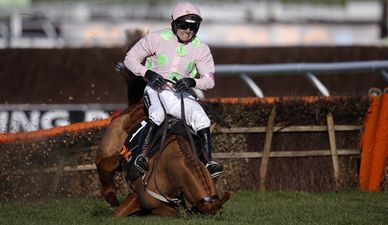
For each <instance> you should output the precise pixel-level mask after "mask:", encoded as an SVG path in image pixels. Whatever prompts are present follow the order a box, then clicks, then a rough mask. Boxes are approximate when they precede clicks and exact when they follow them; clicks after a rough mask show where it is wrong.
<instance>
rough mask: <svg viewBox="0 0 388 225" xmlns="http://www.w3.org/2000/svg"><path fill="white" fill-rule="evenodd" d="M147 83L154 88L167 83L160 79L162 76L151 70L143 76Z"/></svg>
mask: <svg viewBox="0 0 388 225" xmlns="http://www.w3.org/2000/svg"><path fill="white" fill-rule="evenodd" d="M144 77H145V78H146V79H147V80H148V81H149V82H151V83H152V85H154V87H155V88H161V87H162V86H163V85H165V84H166V83H167V81H166V80H165V79H164V78H163V77H162V75H160V74H158V73H155V72H154V71H152V70H147V72H146V73H145V76H144Z"/></svg>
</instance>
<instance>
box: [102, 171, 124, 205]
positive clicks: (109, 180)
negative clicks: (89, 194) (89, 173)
mask: <svg viewBox="0 0 388 225" xmlns="http://www.w3.org/2000/svg"><path fill="white" fill-rule="evenodd" d="M97 171H98V176H99V178H100V181H101V185H102V187H101V195H102V197H104V199H105V201H107V202H108V203H109V204H110V205H111V206H112V207H117V206H119V205H120V203H119V200H118V199H117V197H116V192H117V187H116V185H115V182H114V174H115V170H113V171H111V172H107V171H104V169H103V168H102V167H101V164H97Z"/></svg>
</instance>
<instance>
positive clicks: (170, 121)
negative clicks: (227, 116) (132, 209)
mask: <svg viewBox="0 0 388 225" xmlns="http://www.w3.org/2000/svg"><path fill="white" fill-rule="evenodd" d="M146 124H147V122H146V121H141V122H140V123H138V124H137V125H136V126H134V127H133V128H132V129H131V130H130V131H129V133H128V138H127V141H126V143H124V145H123V148H122V150H121V152H120V158H119V161H120V164H121V166H122V169H123V170H124V171H125V172H126V175H125V179H126V180H127V181H130V180H134V179H135V178H137V177H139V171H138V170H137V169H136V168H135V166H134V163H135V160H136V158H137V157H138V156H139V155H140V154H141V153H142V152H141V150H140V149H139V148H138V144H139V141H140V135H141V132H142V130H143V128H144V127H145V125H146ZM188 132H190V133H188ZM164 135H165V136H166V137H167V136H168V135H178V136H181V137H183V138H185V139H186V140H187V141H189V142H190V137H189V135H191V136H192V137H193V141H194V145H195V149H196V151H197V152H196V153H197V154H194V155H198V156H199V157H200V158H202V157H203V156H202V155H201V154H202V151H201V145H200V144H201V140H200V138H199V137H198V136H197V135H196V133H195V132H194V130H193V129H192V128H191V127H189V131H187V130H186V128H185V124H184V121H183V120H181V119H179V118H176V117H173V116H170V115H168V117H167V118H166V120H165V121H164V122H163V123H162V124H161V125H160V126H159V129H158V130H157V132H156V134H155V135H154V138H153V140H152V142H151V146H150V149H149V150H148V151H147V152H146V156H147V157H148V158H150V157H152V156H153V155H155V154H156V153H157V152H158V151H160V150H161V145H162V144H163V143H162V141H164V140H162V139H163V136H164ZM128 139H129V141H128Z"/></svg>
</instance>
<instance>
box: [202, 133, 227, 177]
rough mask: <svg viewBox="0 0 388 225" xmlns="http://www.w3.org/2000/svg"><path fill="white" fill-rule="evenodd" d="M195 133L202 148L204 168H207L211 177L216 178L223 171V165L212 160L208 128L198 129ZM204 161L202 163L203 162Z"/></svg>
mask: <svg viewBox="0 0 388 225" xmlns="http://www.w3.org/2000/svg"><path fill="white" fill-rule="evenodd" d="M197 134H198V136H199V138H200V139H201V142H202V150H203V153H204V154H207V155H204V159H205V160H204V161H205V163H206V168H207V169H208V170H209V172H210V175H211V177H212V178H213V179H217V178H218V177H219V176H220V175H221V174H222V172H223V171H224V167H223V166H222V165H220V164H218V163H217V162H215V161H212V150H211V149H212V143H211V136H210V128H209V127H207V128H204V129H201V130H199V131H197ZM205 163H204V164H205Z"/></svg>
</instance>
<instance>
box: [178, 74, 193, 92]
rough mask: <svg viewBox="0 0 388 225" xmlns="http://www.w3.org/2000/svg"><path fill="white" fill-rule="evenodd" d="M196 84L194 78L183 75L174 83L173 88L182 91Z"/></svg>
mask: <svg viewBox="0 0 388 225" xmlns="http://www.w3.org/2000/svg"><path fill="white" fill-rule="evenodd" d="M196 84H197V83H196V82H195V80H194V78H189V77H185V78H182V79H180V80H178V81H177V82H176V83H175V85H174V88H175V89H176V90H177V91H184V90H187V89H189V88H191V87H195V85H196Z"/></svg>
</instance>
